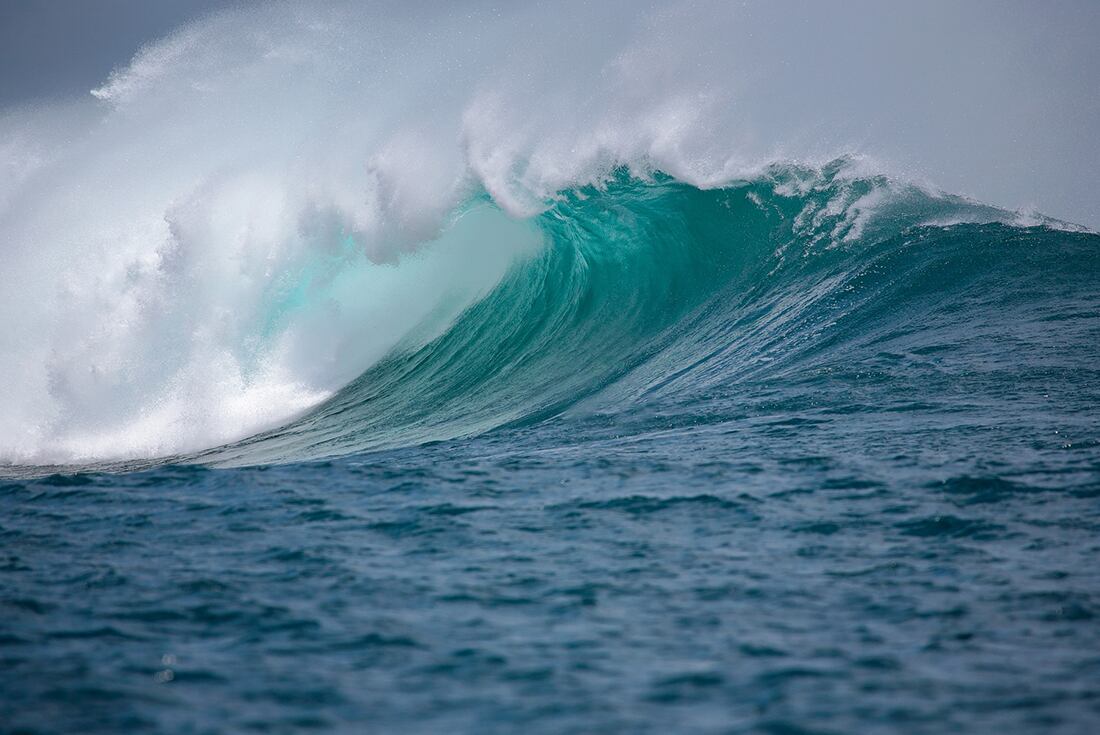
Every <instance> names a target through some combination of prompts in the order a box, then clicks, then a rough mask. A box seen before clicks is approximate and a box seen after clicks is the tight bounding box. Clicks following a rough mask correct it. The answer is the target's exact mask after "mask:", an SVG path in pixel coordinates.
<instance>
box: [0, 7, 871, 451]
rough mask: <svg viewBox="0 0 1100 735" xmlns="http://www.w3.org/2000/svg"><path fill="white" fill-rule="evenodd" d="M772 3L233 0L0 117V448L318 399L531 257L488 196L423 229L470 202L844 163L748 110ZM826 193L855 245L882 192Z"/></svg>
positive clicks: (238, 420)
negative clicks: (614, 181)
mask: <svg viewBox="0 0 1100 735" xmlns="http://www.w3.org/2000/svg"><path fill="white" fill-rule="evenodd" d="M789 10H790V9H788V11H789ZM762 14H763V15H767V13H765V12H764V11H763V9H762V7H761V6H756V7H755V8H752V9H740V8H732V7H729V5H728V4H726V3H685V4H671V5H669V4H649V3H634V2H629V3H627V2H623V3H618V2H609V3H599V4H595V6H593V5H589V4H586V3H580V2H576V3H574V2H566V3H559V4H555V5H553V6H552V7H551V6H545V7H544V6H541V5H534V6H531V7H525V8H511V9H508V10H503V11H498V10H494V9H491V8H490V7H488V6H484V5H481V4H472V5H452V6H448V7H446V8H443V9H440V8H433V7H431V6H430V5H427V6H423V7H421V6H417V7H411V8H410V7H404V6H403V5H402V4H399V3H383V4H377V5H372V6H371V7H369V8H364V7H362V6H360V5H359V4H358V3H340V2H333V3H322V2H293V3H291V2H287V3H276V4H270V5H263V6H256V7H251V6H246V7H243V8H241V9H239V10H235V11H231V12H223V13H220V14H217V15H214V16H211V17H209V18H206V19H203V20H200V21H198V22H196V23H194V24H192V25H189V26H187V27H185V28H182V29H180V30H178V31H177V32H175V33H173V34H172V35H170V36H169V37H167V38H165V39H163V40H161V41H158V42H155V43H152V44H150V45H148V46H147V47H145V48H143V49H141V50H140V51H139V52H138V53H137V55H136V56H135V57H134V58H133V59H132V61H130V63H128V64H125V65H123V66H120V67H119V68H118V69H117V70H116V71H115V72H114V73H113V74H112V75H111V76H110V78H109V79H107V80H106V81H105V82H104V83H103V84H102V85H101V86H100V87H98V88H96V89H95V90H92V92H91V95H89V96H88V97H87V98H86V99H84V100H75V101H68V102H65V103H53V104H49V105H43V106H39V107H36V108H28V109H23V110H12V111H8V112H7V113H5V114H4V116H3V117H2V118H0V172H2V174H0V273H2V274H3V289H2V291H0V314H3V316H4V318H3V323H2V325H0V355H2V357H0V406H2V407H3V411H2V413H0V459H2V460H7V461H23V462H44V461H79V460H86V459H97V458H106V457H124V456H159V455H164V454H168V453H173V452H183V451H190V450H195V449H200V448H203V447H209V446H212V445H215V444H218V443H220V442H226V441H230V440H233V439H236V438H240V437H243V436H245V435H248V434H250V433H253V432H255V431H258V430H261V429H263V428H265V427H268V426H272V425H274V424H277V423H279V422H281V421H285V420H287V419H288V418H289V417H291V416H293V415H294V414H296V413H299V412H301V411H303V410H305V409H307V408H308V407H310V406H312V405H315V404H316V403H318V402H319V401H321V400H323V399H324V398H325V397H327V396H329V395H331V394H332V392H333V391H335V390H336V389H338V388H339V387H340V386H341V385H343V384H344V383H346V382H347V381H348V380H351V379H353V378H354V377H355V376H356V375H358V374H360V372H361V371H362V370H363V369H365V368H366V367H367V366H369V365H370V364H371V363H372V362H374V361H376V360H378V359H379V358H380V357H381V356H383V355H384V354H386V352H387V351H389V350H390V349H392V348H393V347H394V345H396V344H398V343H400V342H401V340H402V339H405V338H406V337H407V335H409V334H410V333H414V332H415V333H417V334H422V333H425V332H424V329H425V327H424V324H425V322H426V321H428V322H431V323H432V324H435V325H436V327H433V328H434V329H438V328H442V327H441V326H439V325H445V324H446V322H447V320H449V319H453V318H454V317H455V316H456V315H457V314H458V313H460V312H461V311H462V309H463V308H465V307H466V306H468V305H469V304H470V303H472V302H473V301H475V300H476V299H477V298H478V297H479V296H480V295H481V294H483V293H485V292H486V291H487V290H488V289H489V288H491V287H492V285H493V284H495V283H496V282H498V281H499V279H500V278H501V277H502V276H503V274H504V273H505V272H506V271H507V269H508V267H509V265H510V264H511V263H512V262H513V260H514V258H516V257H522V255H523V254H524V253H527V252H529V251H530V250H531V249H532V248H533V247H535V246H536V244H535V239H536V235H534V234H533V233H532V231H531V230H530V228H529V227H528V226H526V225H524V224H522V223H519V222H516V221H514V220H510V219H508V218H507V217H504V216H503V215H501V214H499V213H495V214H494V212H493V211H490V210H484V211H480V212H474V213H471V214H470V215H469V217H471V219H470V220H468V221H467V226H466V227H465V229H464V228H463V227H462V226H459V227H457V228H455V229H453V230H448V234H447V235H446V237H445V238H444V239H443V240H442V241H439V242H434V241H436V240H437V238H439V235H440V233H441V232H442V231H443V229H444V228H445V227H446V225H447V224H448V217H449V216H450V215H451V213H452V212H453V211H454V209H455V207H456V206H458V205H459V204H460V203H461V202H463V201H465V200H466V199H467V198H468V197H469V196H470V195H471V194H472V193H474V192H476V191H478V190H479V189H484V190H486V191H488V192H489V193H490V194H491V195H492V197H493V199H494V200H495V202H496V203H497V204H498V205H499V206H500V207H502V208H503V209H504V210H505V211H507V212H508V213H510V214H512V215H514V216H526V215H530V214H532V213H534V212H537V211H539V210H540V209H541V208H543V207H545V206H546V205H547V202H548V200H549V199H551V198H552V197H553V196H554V195H555V193H556V192H558V191H559V190H561V189H562V188H565V187H569V186H572V185H576V184H580V183H585V182H592V181H599V180H600V179H601V178H602V177H604V176H606V175H607V174H608V173H609V172H610V171H611V170H612V169H613V168H615V167H618V166H628V167H630V168H631V169H632V170H634V171H635V172H637V173H639V174H645V173H648V172H650V171H653V170H657V169H659V170H662V171H665V172H667V173H669V174H671V175H673V176H675V177H677V178H679V179H681V180H683V181H686V182H689V183H693V184H696V185H698V186H703V187H713V186H719V185H722V184H725V183H728V182H731V181H735V180H738V179H751V178H754V177H757V176H759V175H760V174H761V172H762V171H764V170H765V167H766V165H767V164H768V163H769V162H770V161H773V160H775V159H776V158H784V157H790V156H791V155H793V154H797V156H798V157H799V158H800V159H803V160H813V159H815V158H816V159H817V160H827V159H828V157H829V156H831V155H833V154H834V153H836V152H838V151H841V150H846V149H847V147H848V146H847V143H848V141H846V140H844V132H843V131H842V132H841V133H840V134H837V135H832V134H830V135H817V136H810V137H807V134H806V131H805V129H803V126H801V125H799V126H793V125H788V126H787V127H786V129H785V131H782V132H780V131H779V130H778V128H777V126H775V125H774V124H773V123H774V121H775V120H776V119H780V117H782V116H776V115H775V114H774V113H775V110H774V109H772V111H771V113H772V114H771V116H769V115H768V114H764V113H759V114H757V113H756V112H754V110H755V109H756V108H757V107H759V108H760V109H764V108H766V107H767V105H766V104H764V103H765V102H766V101H767V100H770V99H772V97H771V96H769V95H768V93H767V92H768V90H767V87H768V84H766V83H764V82H763V81H762V77H761V74H762V73H766V74H778V75H779V77H782V76H783V73H781V72H782V68H783V63H784V62H783V60H782V59H766V60H765V61H764V62H757V64H756V66H755V67H752V68H746V64H747V62H748V61H749V60H750V59H752V58H755V57H756V56H757V55H758V51H759V44H758V41H756V40H754V38H755V36H754V35H753V29H757V30H760V31H768V29H771V30H775V29H774V28H773V26H774V22H773V21H774V17H771V16H769V17H766V18H764V19H763V20H761V15H762ZM787 15H788V16H789V15H790V13H789V12H788V13H787ZM754 24H755V25H754ZM746 29H747V30H746ZM776 38H778V36H776V37H774V38H773V41H774V40H776ZM777 70H778V71H777ZM807 84H812V80H810V82H808V83H807ZM797 98H798V94H794V95H792V94H790V93H788V94H787V95H786V99H788V100H795V99H797ZM812 101H813V95H810V96H809V98H808V102H807V104H809V103H812ZM806 111H807V108H806V107H804V106H803V107H799V108H794V107H792V108H790V109H789V110H787V113H788V117H789V116H791V115H794V114H801V113H803V112H806ZM783 119H786V117H783ZM807 141H809V142H807ZM791 185H793V184H791ZM843 204H844V206H845V207H848V208H849V214H848V215H847V216H846V218H845V219H843V220H842V225H843V226H842V225H837V227H839V228H841V229H842V230H843V232H840V231H839V230H838V235H843V234H844V233H847V234H848V235H849V236H856V235H858V233H859V232H860V231H861V230H862V228H863V227H864V226H865V224H866V220H867V217H868V212H869V211H870V210H871V209H872V208H873V205H874V204H875V202H874V201H873V197H864V198H863V199H860V200H859V201H857V202H856V203H855V205H853V204H852V202H846V203H843ZM833 214H835V213H833ZM433 242H434V244H431V243H433ZM425 243H429V244H428V246H427V247H423V248H422V247H421V246H422V245H423V244H425ZM418 249H419V250H418ZM413 251H417V252H416V253H415V254H412V253H413ZM428 331H429V332H430V331H431V329H429V330H428Z"/></svg>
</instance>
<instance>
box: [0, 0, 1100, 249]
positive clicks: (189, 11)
mask: <svg viewBox="0 0 1100 735" xmlns="http://www.w3.org/2000/svg"><path fill="white" fill-rule="evenodd" d="M233 4H237V3H233V2H230V1H229V0H170V1H169V0H0V108H2V107H8V106H11V105H19V104H23V103H27V102H30V101H33V100H35V99H48V98H58V97H73V96H77V95H86V94H87V93H88V90H90V89H92V88H94V87H96V86H98V85H99V84H101V83H102V82H103V81H104V80H105V78H106V77H107V75H108V74H109V73H110V72H111V70H112V69H114V68H116V67H118V66H121V65H124V64H126V62H127V61H128V60H129V59H130V58H131V56H132V55H133V54H134V52H135V51H137V50H138V49H139V48H140V47H141V45H142V44H143V43H147V42H150V41H154V40H156V39H158V38H160V37H161V36H163V35H164V34H166V33H167V32H169V31H171V30H172V29H173V28H175V27H176V26H178V25H179V24H181V23H183V22H186V21H187V20H189V19H192V18H194V17H196V16H199V15H202V14H204V13H206V12H208V11H210V10H212V9H216V8H219V7H223V6H227V5H233ZM626 7H631V6H630V5H627V6H626ZM731 7H733V5H732V4H731ZM752 7H753V10H752V11H751V13H749V15H751V16H753V17H754V18H755V20H754V21H753V22H754V23H757V24H758V27H757V28H756V29H755V31H756V32H754V33H749V34H746V35H745V37H744V38H741V39H739V40H737V41H736V42H731V43H730V55H731V58H733V57H736V59H737V63H738V64H741V65H742V67H744V66H753V65H755V66H756V67H759V68H765V67H766V74H767V84H766V85H761V87H760V88H759V89H758V90H757V92H756V93H755V94H756V96H755V97H753V96H751V95H752V94H753V93H752V91H751V89H750V96H749V97H748V98H746V100H745V101H746V104H748V105H751V106H752V107H753V110H754V112H753V116H754V118H755V120H756V122H757V123H758V124H759V125H760V126H761V127H764V128H765V129H769V130H770V129H776V130H779V129H782V128H784V127H787V128H791V127H792V126H791V124H790V120H791V119H792V118H794V117H797V118H799V119H805V120H806V121H808V122H814V120H813V118H814V117H816V118H817V120H819V121H821V126H822V127H823V128H824V127H825V126H828V127H830V129H832V130H834V131H839V132H840V133H842V134H843V136H844V139H845V140H851V141H853V142H854V143H855V145H856V146H857V147H862V148H865V152H869V153H871V154H872V155H876V156H880V155H881V156H883V157H884V158H886V159H888V160H889V161H890V162H891V163H900V164H901V165H902V166H903V170H905V171H909V172H913V173H916V174H919V175H922V176H926V177H927V178H928V179H929V180H931V181H932V182H934V183H936V184H938V185H940V186H942V187H943V188H944V189H947V190H950V191H953V192H959V193H964V194H969V195H972V196H975V197H976V198H979V199H982V200H984V201H988V202H990V203H994V204H998V205H1001V206H1005V207H1009V208H1018V207H1025V208H1026V207H1029V206H1034V207H1036V208H1038V209H1039V210H1041V211H1043V212H1044V213H1046V214H1049V215H1052V216H1055V217H1061V218H1064V219H1068V220H1070V221H1074V222H1078V223H1083V224H1087V225H1089V226H1091V227H1093V228H1100V0H1060V1H1059V2H1039V1H1038V0H1035V1H1034V2H1025V1H1021V0H950V1H946V2H944V1H941V0H912V1H911V2H906V3H891V2H878V1H877V0H876V1H875V2H864V1H863V0H851V1H845V2H835V3H825V2H810V3H799V2H797V0H796V1H795V2H790V3H779V4H778V5H777V4H774V3H761V4H758V5H755V6H752ZM807 79H809V80H810V82H807ZM861 152H863V151H861Z"/></svg>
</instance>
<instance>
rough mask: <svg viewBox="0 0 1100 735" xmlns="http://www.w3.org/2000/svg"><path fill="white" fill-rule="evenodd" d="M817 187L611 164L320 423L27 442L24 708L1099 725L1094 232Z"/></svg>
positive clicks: (7, 700)
mask: <svg viewBox="0 0 1100 735" xmlns="http://www.w3.org/2000/svg"><path fill="white" fill-rule="evenodd" d="M788 173H789V172H788ZM783 175H785V174H776V177H777V179H782V177H783ZM781 184H782V181H780V184H777V182H776V180H770V181H767V182H756V183H753V184H745V185H744V186H738V187H732V188H730V189H726V190H719V191H712V192H701V191H699V190H696V189H691V188H690V187H684V186H681V185H678V184H675V183H674V182H670V181H663V180H658V181H656V182H650V183H644V184H642V183H638V182H630V181H626V180H623V181H620V182H619V183H618V184H616V185H612V186H611V187H609V188H608V189H606V190H603V191H602V192H601V191H588V192H585V193H583V196H580V197H579V198H574V199H566V200H564V201H563V202H562V203H560V204H559V205H557V206H556V207H555V208H554V209H552V210H551V211H550V212H548V213H546V214H544V215H540V219H539V220H538V221H537V222H535V223H534V224H533V225H532V226H535V227H538V228H540V229H541V231H543V232H545V233H547V236H546V239H547V242H548V243H549V244H548V246H547V247H546V248H545V250H544V252H543V253H542V254H541V255H539V256H538V257H536V258H534V259H532V260H531V261H530V262H527V263H525V264H523V265H522V266H520V267H517V269H516V270H515V271H514V273H513V274H512V275H511V276H510V277H509V278H508V279H507V280H506V282H504V283H503V284H501V286H499V287H498V289H497V290H496V291H494V292H493V294H490V295H489V296H488V297H487V298H486V299H485V300H484V301H482V302H481V303H480V304H479V305H478V306H476V307H474V308H473V309H472V310H471V311H470V312H468V313H467V314H466V315H464V316H463V317H462V319H460V320H459V322H458V323H456V324H455V325H454V326H453V327H452V329H451V330H449V331H448V332H447V333H446V334H444V335H443V336H442V337H440V338H439V339H437V340H436V341H434V342H432V343H431V344H430V345H427V346H425V347H422V348H418V349H417V350H416V351H412V352H405V353H400V354H395V355H393V356H391V357H390V358H387V359H386V360H385V361H383V362H382V363H379V364H378V365H376V366H375V367H373V368H372V369H371V370H370V371H368V372H367V373H365V374H364V376H363V377H362V378H361V379H360V380H358V381H356V383H354V384H353V385H351V386H349V387H348V389H346V390H345V391H343V392H342V393H341V394H340V395H338V396H337V397H336V398H334V399H333V400H332V401H331V402H329V403H328V404H326V405H325V406H322V407H320V408H319V409H318V410H317V411H314V412H312V413H310V414H309V415H307V416H305V417H302V418H301V419H300V420H298V421H296V422H295V423H294V424H292V425H291V426H289V427H286V428H284V429H280V430H277V431H273V432H270V433H268V434H266V435H264V436H261V437H257V438H254V439H251V440H248V441H244V442H241V443H239V444H236V445H233V446H230V447H224V448H220V449H217V450H215V451H211V452H207V453H203V454H200V455H196V456H191V457H178V458H174V459H172V460H170V461H169V463H167V464H155V463H153V464H146V465H136V464H134V465H115V466H112V467H105V466H99V467H86V468H83V469H79V470H78V469H77V468H65V469H63V470H62V471H60V472H58V471H57V468H54V469H44V468H20V467H13V466H8V467H6V468H5V470H4V472H5V474H7V475H8V478H9V479H7V480H4V481H2V482H3V484H2V485H0V608H2V617H0V621H2V622H0V694H2V696H0V730H2V731H4V732H13V733H14V732H41V733H48V732H81V733H95V732H170V733H205V732H245V731H255V732H301V731H318V732H328V731H335V732H400V733H406V732H471V733H472V732H477V733H482V732H516V731H525V732H538V733H544V732H545V733H558V732H654V733H664V732H691V733H695V732H698V733H712V732H713V733H774V734H779V733H783V734H793V733H945V732H952V733H962V732H966V733H989V732H1001V733H1039V732H1041V733H1048V732H1058V733H1092V732H1095V731H1096V730H1097V728H1098V727H1100V619H1098V616H1100V249H1098V248H1100V239H1098V237H1097V236H1096V235H1094V234H1090V233H1084V232H1067V231H1064V230H1062V229H1057V228H1055V227H1051V226H1047V225H1044V226H1027V227H1025V226H1020V225H1018V224H1012V223H1010V222H1000V223H997V222H988V223H986V224H950V222H947V221H946V220H948V219H950V217H949V215H950V214H951V213H953V212H957V211H960V210H962V209H965V208H967V207H969V208H970V210H969V211H970V214H973V213H974V212H973V210H974V209H975V207H974V206H973V205H968V204H965V203H963V202H961V201H953V200H951V201H947V200H940V201H937V202H934V203H933V202H931V201H930V200H928V199H926V198H919V197H916V195H915V194H913V193H912V192H910V194H909V195H908V197H907V198H906V197H901V198H900V199H899V200H898V202H896V203H895V204H894V205H893V206H894V208H893V209H892V210H888V211H887V212H886V213H885V214H882V215H881V216H880V218H879V219H878V220H876V221H874V222H871V223H869V224H867V225H866V227H864V225H863V224H860V223H859V222H858V221H857V220H855V219H854V218H852V217H850V216H849V213H846V212H845V211H842V210H838V211H832V210H833V209H836V208H835V207H833V208H830V206H829V202H831V201H835V199H836V197H837V191H836V190H835V189H834V188H829V187H831V186H832V183H830V182H825V183H822V184H820V185H819V188H818V189H815V190H814V191H812V192H810V193H809V194H806V193H805V192H802V193H797V194H796V193H793V192H791V191H788V190H787V189H784V188H783V187H782V186H781ZM880 185H881V182H879V183H877V184H876V183H875V182H866V181H865V182H856V184H854V185H851V184H846V186H854V189H853V191H852V193H851V195H850V197H849V199H850V200H851V199H855V198H858V197H861V196H864V195H865V194H866V193H867V192H868V191H871V190H873V189H874V188H875V186H880ZM860 187H863V188H862V189H861V188H860ZM750 195H751V196H750ZM930 209H934V210H935V211H934V212H932V214H935V215H937V216H938V217H939V218H940V219H941V220H945V221H944V222H942V223H940V224H934V223H932V224H930V223H929V222H928V220H929V217H930V212H929V210H930ZM196 462H197V463H198V464H196ZM108 470H111V471H108Z"/></svg>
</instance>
